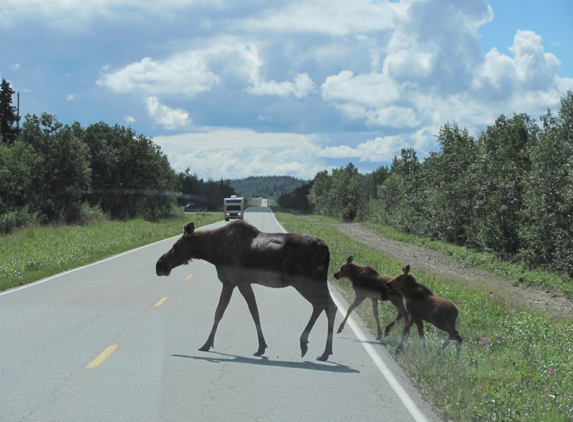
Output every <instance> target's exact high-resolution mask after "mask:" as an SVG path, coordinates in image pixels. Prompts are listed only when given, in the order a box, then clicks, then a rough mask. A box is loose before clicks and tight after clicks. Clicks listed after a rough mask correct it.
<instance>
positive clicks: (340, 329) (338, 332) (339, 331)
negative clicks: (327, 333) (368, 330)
mask: <svg viewBox="0 0 573 422" xmlns="http://www.w3.org/2000/svg"><path fill="white" fill-rule="evenodd" d="M343 328H344V327H340V328H339V329H338V331H337V332H336V334H340V333H341V332H342V329H343Z"/></svg>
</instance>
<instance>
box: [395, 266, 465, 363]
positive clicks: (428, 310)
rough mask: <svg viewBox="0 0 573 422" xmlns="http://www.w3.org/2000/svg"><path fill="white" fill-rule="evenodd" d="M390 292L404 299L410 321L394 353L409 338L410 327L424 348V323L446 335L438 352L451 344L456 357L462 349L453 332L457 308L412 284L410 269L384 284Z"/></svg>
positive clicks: (404, 269) (456, 334) (427, 290)
mask: <svg viewBox="0 0 573 422" xmlns="http://www.w3.org/2000/svg"><path fill="white" fill-rule="evenodd" d="M388 289H389V290H390V291H395V290H399V291H400V292H402V294H403V295H404V298H405V299H406V309H407V310H408V313H409V314H410V318H408V321H407V322H406V325H405V326H404V331H403V334H402V340H401V341H400V344H399V345H398V348H397V349H396V352H398V351H399V350H401V349H402V348H403V344H404V339H405V338H406V336H408V335H409V334H410V327H411V326H412V324H416V327H417V328H418V335H419V337H420V341H421V342H422V344H423V345H424V347H425V346H426V338H425V337H424V325H423V322H422V321H428V322H429V323H430V324H433V325H435V326H436V327H437V328H439V329H440V330H443V331H445V332H446V333H448V334H449V337H448V339H447V340H446V341H445V342H444V344H443V345H442V350H443V349H444V348H445V347H446V346H447V345H448V344H449V343H450V341H452V340H454V341H455V342H456V347H457V349H458V355H459V354H460V350H461V347H462V338H461V337H460V335H459V334H458V331H457V330H456V319H457V318H458V308H457V306H456V305H455V304H454V303H453V302H451V301H449V300H447V299H444V298H441V297H438V296H435V295H434V293H432V291H431V290H430V289H428V288H427V287H426V286H424V285H423V284H420V283H418V282H417V281H416V279H415V278H414V276H413V275H412V274H410V266H409V265H406V267H405V268H403V269H402V273H401V274H399V275H398V276H396V277H395V278H394V279H393V280H391V281H389V282H388Z"/></svg>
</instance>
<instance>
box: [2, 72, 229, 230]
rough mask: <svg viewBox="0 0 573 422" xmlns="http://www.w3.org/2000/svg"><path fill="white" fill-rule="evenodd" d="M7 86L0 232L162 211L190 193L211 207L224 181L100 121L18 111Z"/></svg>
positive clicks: (153, 215)
mask: <svg viewBox="0 0 573 422" xmlns="http://www.w3.org/2000/svg"><path fill="white" fill-rule="evenodd" d="M13 94H14V91H13V90H12V89H11V87H10V84H9V83H8V82H6V81H5V80H3V81H2V85H1V86H0V130H1V131H0V232H9V231H10V230H11V229H12V228H14V227H17V226H21V225H23V224H27V223H30V222H35V223H40V224H48V223H53V222H68V223H69V222H79V221H84V220H85V219H89V218H90V216H100V217H103V218H112V219H130V218H135V217H141V218H145V219H148V220H156V219H158V218H164V217H168V216H169V215H171V214H172V212H173V207H176V206H178V205H182V204H184V203H186V202H188V201H189V199H190V198H193V199H196V201H195V202H199V203H201V205H202V206H204V207H207V208H210V209H216V208H218V207H220V204H222V202H223V200H222V198H223V197H225V196H229V195H230V194H233V193H234V189H233V188H232V187H231V186H229V183H228V182H223V181H220V182H215V181H213V180H208V181H204V180H203V179H199V178H197V176H196V175H195V174H191V173H190V170H189V169H187V170H186V171H185V172H182V173H177V172H175V171H174V170H173V169H172V168H171V166H170V164H169V161H168V158H167V156H166V155H165V154H164V153H163V152H162V151H161V147H159V146H158V145H156V144H155V143H154V142H153V141H152V139H151V138H149V137H146V136H144V135H141V134H137V133H135V132H134V131H133V130H132V129H131V128H126V127H123V126H120V125H115V126H110V125H108V124H106V123H103V122H100V123H96V124H92V125H89V126H87V127H85V128H84V127H82V126H81V125H80V124H79V123H77V122H76V123H73V124H71V125H68V124H63V123H61V122H59V121H58V119H57V118H56V116H54V115H51V114H48V113H42V114H41V116H37V115H35V114H34V115H30V114H28V115H26V116H25V118H24V121H23V123H22V125H21V126H20V117H19V116H18V115H17V113H16V110H15V108H14V106H13V104H12V95H13Z"/></svg>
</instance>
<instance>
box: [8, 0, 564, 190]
mask: <svg viewBox="0 0 573 422" xmlns="http://www.w3.org/2000/svg"><path fill="white" fill-rule="evenodd" d="M572 19H573V2H572V1H570V0H560V1H559V0H545V1H543V2H541V1H533V0H519V1H516V0H491V1H486V0H466V1H458V0H401V1H391V2H390V1H376V0H375V1H372V0H370V1H366V0H365V1H362V0H353V1H339V0H315V1H313V2H308V1H293V0H282V1H261V0H245V1H241V2H238V1H228V0H163V1H162V2H150V1H138V0H92V1H90V2H86V1H84V0H4V1H3V6H2V8H1V9H0V39H1V40H2V42H1V43H0V77H1V78H4V79H7V80H8V81H10V83H11V84H12V87H13V88H14V89H15V90H16V91H18V92H20V95H21V103H20V109H21V114H22V115H25V114H27V113H30V114H41V113H42V112H44V111H45V112H48V113H51V114H54V115H56V116H57V118H58V119H59V120H60V121H61V122H62V123H69V124H71V123H73V122H75V121H78V122H80V123H81V124H82V125H83V126H84V127H85V126H87V125H89V124H92V123H96V122H99V121H104V122H106V123H108V124H110V125H114V124H116V123H117V124H120V125H125V126H131V127H132V128H133V129H134V130H135V131H136V132H137V133H138V134H144V135H147V136H150V137H152V138H153V140H154V142H156V143H157V144H159V145H161V147H162V150H163V151H164V152H165V153H166V154H167V155H168V156H169V159H170V161H171V164H172V166H173V168H175V169H176V170H177V171H183V170H184V169H185V168H187V167H189V168H190V169H191V171H192V172H194V173H196V174H197V175H198V176H199V177H202V178H208V177H211V178H213V179H219V178H224V179H227V178H242V177H247V176H251V175H285V174H289V175H292V176H295V177H299V178H303V179H310V178H313V177H314V175H315V174H316V173H317V172H318V171H321V170H324V169H331V168H332V167H340V166H346V165H347V164H348V163H349V162H352V163H353V164H354V165H355V166H356V167H358V169H359V170H360V171H361V172H362V173H367V172H370V171H372V170H374V169H376V168H378V167H380V166H382V165H388V164H389V163H390V162H391V160H392V158H393V157H394V156H395V155H399V154H400V150H401V148H404V147H412V148H415V149H416V151H417V152H418V155H419V157H421V158H423V157H425V156H426V155H427V154H428V153H429V152H430V151H436V150H438V146H437V144H436V139H435V135H436V134H437V133H438V130H439V127H440V126H441V125H443V124H444V123H446V122H456V123H457V124H458V125H459V126H461V127H467V128H469V129H470V131H471V132H472V133H473V134H478V133H479V131H480V130H483V129H484V128H485V126H486V125H488V124H492V123H493V122H494V120H495V118H496V117H498V116H499V115H500V114H506V115H509V116H511V115H512V113H514V112H515V113H528V114H529V115H531V116H532V117H535V118H537V117H538V116H540V115H541V114H544V113H545V111H546V110H547V108H550V109H552V110H556V109H557V108H558V107H559V100H560V99H561V97H562V96H563V95H564V94H565V92H566V91H567V90H573V49H572V48H571V41H573V30H572V29H571V27H572V25H571V24H570V22H571V20H572Z"/></svg>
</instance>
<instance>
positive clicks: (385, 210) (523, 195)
mask: <svg viewBox="0 0 573 422" xmlns="http://www.w3.org/2000/svg"><path fill="white" fill-rule="evenodd" d="M437 140H438V144H439V146H440V150H439V151H437V152H432V153H430V154H429V156H428V157H427V158H426V159H425V160H423V161H420V160H419V159H418V157H417V155H416V151H415V150H414V149H412V148H406V149H402V151H401V155H400V156H399V157H395V158H394V160H393V161H392V163H391V165H390V166H389V167H380V168H378V169H377V170H376V171H374V172H372V173H369V174H366V175H362V174H360V173H359V172H358V170H357V169H356V167H354V165H353V164H352V163H350V164H348V166H346V167H341V168H335V169H333V170H332V172H331V173H329V172H328V171H327V170H324V171H322V172H319V173H318V174H317V175H316V176H315V178H314V179H313V180H312V182H311V183H309V184H308V186H307V188H306V191H307V192H308V193H306V195H305V190H304V189H300V190H299V191H298V192H292V193H291V197H290V198H289V197H287V196H285V197H284V198H281V200H287V199H288V200H290V201H291V202H295V203H296V201H298V203H299V204H300V206H301V207H304V206H305V201H307V202H306V203H307V204H308V207H309V208H310V209H312V210H313V212H315V213H318V214H323V215H328V216H332V217H336V218H341V219H344V220H349V221H350V220H360V221H373V222H379V223H382V224H385V225H389V226H392V227H395V228H396V229H398V230H400V231H402V232H406V233H410V234H413V235H417V236H422V237H427V238H431V239H434V240H441V241H445V242H449V243H453V244H456V245H463V246H467V247H471V248H474V249H477V250H483V251H490V252H494V253H495V254H497V255H498V256H499V257H501V258H503V259H516V260H523V261H524V262H527V263H529V264H530V265H531V266H534V267H545V268H548V269H551V270H554V271H557V272H560V273H564V274H568V275H569V276H570V277H573V92H571V91H568V92H567V93H566V94H565V95H564V96H563V97H562V99H561V108H560V109H559V110H558V112H557V113H556V114H554V113H553V112H551V110H548V111H547V113H546V114H545V115H544V116H541V117H540V124H538V123H537V122H536V121H535V120H534V119H532V118H531V117H530V116H528V115H526V114H514V115H513V117H511V118H509V117H506V116H504V115H500V116H499V117H498V118H497V119H496V120H495V122H494V123H493V124H492V125H489V126H487V128H486V129H485V130H484V131H483V132H482V133H480V134H478V135H477V136H473V135H472V134H470V132H469V131H468V130H467V129H462V128H460V127H458V125H457V124H455V123H454V124H450V123H446V124H444V125H443V126H442V127H441V128H440V130H439V133H438V135H437ZM295 194H298V196H297V195H295ZM294 196H296V198H293V197H294ZM280 203H281V201H280V200H279V204H280Z"/></svg>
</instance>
